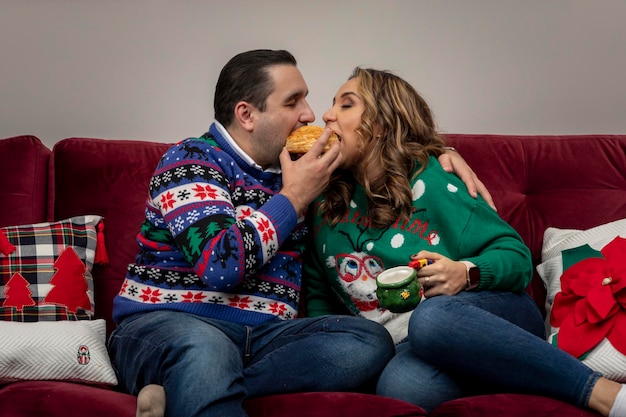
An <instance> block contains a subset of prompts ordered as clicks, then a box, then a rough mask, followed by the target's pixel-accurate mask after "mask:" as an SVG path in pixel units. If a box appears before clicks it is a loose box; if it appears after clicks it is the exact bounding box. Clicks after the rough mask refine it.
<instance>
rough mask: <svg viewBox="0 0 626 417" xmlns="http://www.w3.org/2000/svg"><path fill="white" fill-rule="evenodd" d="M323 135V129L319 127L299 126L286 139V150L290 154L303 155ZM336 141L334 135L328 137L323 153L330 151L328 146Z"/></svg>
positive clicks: (336, 138)
mask: <svg viewBox="0 0 626 417" xmlns="http://www.w3.org/2000/svg"><path fill="white" fill-rule="evenodd" d="M322 133H324V128H323V127H319V126H311V125H307V126H301V127H299V128H297V129H296V130H294V131H293V132H291V134H290V135H289V136H288V137H287V143H286V145H285V146H287V150H288V151H289V153H292V154H298V155H301V154H305V153H307V152H308V151H309V150H310V149H311V146H313V142H315V141H316V140H317V139H318V138H319V137H320V136H321V135H322ZM336 140H339V138H338V137H337V135H336V134H335V133H332V134H331V135H330V138H328V142H327V143H326V146H325V147H324V150H323V152H326V151H327V150H328V149H330V145H332V144H333V143H334V142H335V141H336Z"/></svg>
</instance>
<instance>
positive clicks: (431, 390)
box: [377, 291, 600, 412]
mask: <svg viewBox="0 0 626 417" xmlns="http://www.w3.org/2000/svg"><path fill="white" fill-rule="evenodd" d="M544 332H545V330H544V323H543V319H542V317H541V313H540V312H539V309H538V308H537V305H536V304H535V302H534V301H533V299H532V298H531V297H530V296H529V295H528V294H526V293H523V294H514V293H510V292H496V291H476V292H471V291H470V292H461V293H459V294H457V295H456V296H437V297H432V298H428V299H426V300H424V301H423V302H422V303H421V304H420V305H419V306H418V307H417V308H416V309H415V310H414V312H413V314H412V315H411V320H410V322H409V336H408V339H407V340H405V341H403V342H401V343H400V344H399V345H398V346H397V353H396V355H395V356H394V358H393V359H392V360H391V361H390V362H389V364H388V365H387V366H386V367H385V369H384V370H383V373H382V375H381V377H380V379H379V381H378V386H377V393H378V394H381V395H385V396H389V397H394V398H398V399H401V400H404V401H408V402H411V403H413V404H417V405H419V406H421V407H422V408H424V409H426V410H427V411H429V412H430V411H432V410H433V409H434V408H435V407H437V406H438V405H439V404H441V403H443V402H445V401H448V400H452V399H455V398H460V397H465V396H468V395H476V394H486V393H494V392H523V393H532V394H538V395H544V396H548V397H552V398H556V399H560V400H562V401H567V402H569V403H571V404H575V405H578V406H580V407H584V406H586V405H587V403H588V401H589V396H590V395H591V390H592V388H593V386H594V385H595V383H596V381H597V379H598V378H599V376H600V374H598V373H594V372H593V371H592V370H591V369H589V368H588V367H587V366H585V365H583V364H582V363H581V362H580V361H579V360H578V359H576V358H574V357H573V356H571V355H569V354H568V353H565V352H564V351H562V350H560V349H558V348H556V347H554V346H552V345H550V344H549V343H548V342H547V341H546V340H545V338H544Z"/></svg>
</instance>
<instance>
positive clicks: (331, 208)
mask: <svg viewBox="0 0 626 417" xmlns="http://www.w3.org/2000/svg"><path fill="white" fill-rule="evenodd" d="M324 121H325V123H326V127H328V128H330V129H332V130H333V131H334V132H335V133H337V135H338V136H339V137H340V138H341V142H340V147H341V148H340V149H341V152H342V154H343V163H342V166H341V169H339V170H338V171H336V172H335V174H334V177H333V178H332V179H331V183H330V185H329V187H328V188H327V190H326V191H325V193H324V194H323V196H322V197H320V198H319V199H318V201H317V202H316V203H315V204H314V206H313V207H314V209H313V210H311V211H310V215H311V216H312V219H311V221H312V236H311V238H312V241H311V243H310V245H309V246H308V248H309V250H308V252H307V255H306V259H305V277H306V279H308V283H307V285H308V293H307V294H308V295H307V307H308V312H309V315H311V316H317V315H324V314H336V313H341V312H343V313H348V314H354V315H360V316H363V317H366V318H369V319H371V320H376V321H378V322H380V323H382V324H384V325H385V327H386V328H387V329H388V330H389V332H390V333H391V335H392V336H393V338H394V341H395V342H396V343H397V352H396V355H395V356H394V358H393V359H392V360H391V361H390V362H389V364H388V365H387V367H386V368H385V370H384V371H383V373H382V375H381V377H380V379H379V381H378V386H377V392H378V393H379V394H381V395H385V396H390V397H395V398H399V399H402V400H405V401H409V402H412V403H414V404H417V405H419V406H421V407H423V408H425V409H426V410H428V411H432V410H433V409H434V408H435V407H436V406H437V405H439V404H441V403H443V402H445V401H448V400H451V399H454V398H459V397H463V396H467V395H472V394H480V393H492V392H498V391H499V392H511V391H514V392H527V393H535V394H539V395H545V396H549V397H553V398H558V399H561V400H564V401H568V402H570V403H572V404H576V405H578V406H580V407H588V408H591V409H593V410H596V411H598V412H600V413H601V414H602V415H609V416H611V417H613V416H618V415H626V399H623V398H622V397H626V390H621V391H620V389H621V385H620V384H618V383H616V382H613V381H609V380H607V379H605V378H602V377H601V375H600V374H598V373H596V372H594V371H592V370H591V369H589V368H588V367H587V366H585V365H583V364H582V363H581V362H580V361H578V360H577V359H575V358H574V357H572V356H570V355H569V354H567V353H564V352H563V351H561V350H559V349H558V348H555V347H553V346H551V345H550V344H549V343H547V342H546V341H545V339H544V326H543V320H542V317H541V314H540V312H539V309H538V308H537V306H536V304H535V303H534V301H533V300H532V299H531V298H530V296H528V294H526V292H525V291H524V289H525V288H526V286H527V285H528V283H529V282H530V280H531V277H532V262H531V258H530V252H529V250H528V248H527V247H526V246H525V245H524V244H523V242H522V240H521V238H520V237H519V235H518V234H517V233H516V232H515V231H514V229H513V228H512V227H510V226H509V225H508V224H506V223H505V222H504V221H503V220H502V219H500V217H499V216H498V215H497V213H496V212H495V211H494V210H492V209H491V208H490V207H489V206H488V204H486V203H485V202H484V201H483V200H481V199H480V198H479V199H478V200H476V199H474V198H472V197H470V196H469V195H468V194H467V193H466V192H465V191H464V186H463V184H462V182H460V181H459V180H458V178H457V177H455V176H454V175H451V174H448V173H446V172H445V171H444V170H443V169H442V168H441V165H440V164H439V162H438V161H437V156H438V155H440V154H441V152H442V146H443V144H444V140H443V139H442V138H441V137H440V136H439V135H438V134H437V131H436V128H435V123H434V120H433V117H432V114H431V111H430V109H429V107H428V105H427V103H426V102H425V101H424V100H423V99H422V98H421V97H420V95H419V94H418V93H417V92H416V91H415V89H414V88H413V87H411V86H410V85H409V84H408V83H407V82H405V81H404V80H402V79H401V78H399V77H397V76H395V75H393V74H391V73H389V72H385V71H377V70H372V69H362V68H356V69H355V71H354V73H353V74H352V75H351V77H350V79H349V80H348V81H347V82H346V83H345V84H343V86H341V87H340V89H339V91H338V92H337V94H336V95H335V98H334V100H333V105H332V107H331V108H330V109H329V110H328V111H327V112H326V113H325V114H324ZM423 258H426V259H430V260H432V261H433V263H432V264H430V265H427V266H424V267H423V268H421V269H419V270H418V280H419V281H420V284H421V285H422V287H423V288H424V289H425V292H424V297H425V299H424V301H422V303H421V304H420V305H419V306H418V307H417V308H416V309H415V310H414V311H413V312H408V313H400V314H395V313H391V312H389V311H387V310H385V309H381V308H379V307H378V301H377V299H376V294H375V291H376V283H375V277H376V275H377V274H378V273H379V272H381V271H382V270H384V269H386V268H390V267H393V266H397V265H406V264H408V263H409V262H410V261H411V260H412V259H423ZM618 392H619V396H618ZM616 397H617V399H616Z"/></svg>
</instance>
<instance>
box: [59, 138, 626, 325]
mask: <svg viewBox="0 0 626 417" xmlns="http://www.w3.org/2000/svg"><path fill="white" fill-rule="evenodd" d="M447 137H448V139H449V144H450V145H451V146H454V147H456V148H457V149H458V150H459V152H460V153H461V155H462V156H463V157H464V158H465V159H466V160H467V161H468V163H469V164H470V166H472V168H473V169H474V170H475V172H476V173H477V174H478V176H479V178H480V179H481V180H482V181H483V182H484V183H485V184H486V186H487V187H488V188H489V190H490V192H491V193H492V195H493V197H494V200H495V202H496V205H497V207H498V212H499V213H500V215H501V216H502V217H503V218H504V219H505V220H506V221H508V222H509V223H510V224H511V225H512V226H513V227H514V228H515V229H516V230H517V231H518V232H519V233H520V235H521V236H522V238H523V239H524V241H525V242H526V244H527V245H528V246H529V247H530V249H531V251H532V254H533V260H534V262H535V263H539V262H540V260H541V245H542V240H543V232H544V230H545V229H546V228H547V227H549V226H553V227H559V228H573V229H586V228H590V227H593V226H597V225H600V224H602V223H606V222H609V221H613V220H617V219H620V218H626V176H625V175H624V172H626V135H622V136H619V135H593V136H591V135H589V136H511V135H508V136H504V135H468V134H450V135H447ZM169 146H170V145H169V144H164V143H155V142H145V141H132V140H106V139H85V138H70V139H64V140H62V141H60V142H58V143H57V144H56V145H55V146H54V149H53V154H52V158H51V168H50V170H51V173H54V176H53V177H52V176H51V178H54V181H53V182H51V184H50V194H51V195H54V199H53V201H52V202H51V208H52V209H53V213H54V219H55V220H58V219H62V218H66V217H71V216H74V215H81V214H99V215H102V216H104V217H105V241H106V246H107V250H108V252H109V258H110V261H111V263H110V265H109V266H108V267H98V266H96V267H95V268H94V278H95V296H96V315H97V316H98V317H104V318H107V319H108V320H109V327H108V330H109V331H111V330H112V328H113V323H112V322H111V321H110V313H111V306H112V300H113V297H114V296H115V294H116V293H117V292H118V291H119V288H120V285H121V283H122V281H123V278H124V274H125V271H126V267H127V265H128V263H129V262H132V260H133V258H134V256H135V254H136V252H137V244H136V241H135V237H136V234H137V232H138V231H139V227H140V225H141V222H142V220H143V214H144V204H145V199H146V197H147V189H148V183H149V180H150V177H151V175H152V173H153V171H154V168H155V167H156V164H157V162H158V160H159V158H160V157H161V155H162V154H163V153H164V152H165V150H166V149H167V148H168V147H169ZM529 291H530V292H531V293H532V294H533V296H534V297H535V300H536V301H537V303H538V305H539V306H540V307H541V308H543V305H544V297H545V289H544V287H543V284H542V283H541V281H540V280H539V279H535V280H534V282H533V286H532V288H531V289H529Z"/></svg>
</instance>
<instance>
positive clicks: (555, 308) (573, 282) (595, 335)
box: [550, 236, 626, 358]
mask: <svg viewBox="0 0 626 417" xmlns="http://www.w3.org/2000/svg"><path fill="white" fill-rule="evenodd" d="M601 253H602V256H603V258H589V259H585V260H583V261H580V262H578V263H576V264H574V265H572V266H571V267H569V268H568V269H567V270H566V271H565V272H564V273H563V275H562V276H561V292H559V293H557V294H556V296H555V297H554V303H553V305H552V313H551V315H550V324H551V325H552V326H554V327H559V334H558V337H557V344H558V346H559V347H560V348H561V349H563V350H564V351H566V352H569V353H571V354H572V355H574V356H575V357H577V358H578V357H580V356H582V355H583V354H585V353H586V352H588V351H589V350H591V349H592V348H593V347H595V346H596V345H597V344H598V343H600V342H601V341H602V340H603V339H604V338H607V339H608V340H609V342H611V344H612V345H613V347H614V348H615V349H617V350H618V351H619V352H621V353H623V354H625V355H626V239H623V238H621V237H619V236H618V237H617V238H615V239H613V240H612V241H611V242H610V243H608V244H607V245H606V246H605V247H604V248H602V250H601Z"/></svg>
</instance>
